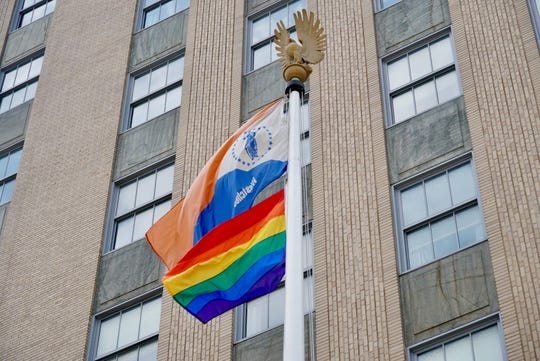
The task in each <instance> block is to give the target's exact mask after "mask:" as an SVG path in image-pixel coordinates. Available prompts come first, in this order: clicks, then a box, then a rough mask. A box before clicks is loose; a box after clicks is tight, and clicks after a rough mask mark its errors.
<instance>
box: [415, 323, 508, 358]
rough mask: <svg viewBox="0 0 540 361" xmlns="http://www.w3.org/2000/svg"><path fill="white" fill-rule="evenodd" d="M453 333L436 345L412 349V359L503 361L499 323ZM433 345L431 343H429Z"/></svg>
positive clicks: (503, 354) (502, 343) (503, 352)
mask: <svg viewBox="0 0 540 361" xmlns="http://www.w3.org/2000/svg"><path fill="white" fill-rule="evenodd" d="M481 327H483V328H478V327H477V328H476V329H473V330H472V331H469V332H459V333H454V335H450V337H447V341H444V342H440V343H438V344H437V345H436V346H431V347H428V349H427V350H426V349H425V348H424V349H423V350H421V351H416V352H415V351H413V352H412V353H411V354H412V355H411V360H412V361H451V360H456V361H457V360H459V361H504V360H506V356H505V351H504V342H503V338H502V336H501V331H500V330H499V324H498V323H496V324H491V325H489V326H487V327H485V326H481ZM431 345H433V343H431Z"/></svg>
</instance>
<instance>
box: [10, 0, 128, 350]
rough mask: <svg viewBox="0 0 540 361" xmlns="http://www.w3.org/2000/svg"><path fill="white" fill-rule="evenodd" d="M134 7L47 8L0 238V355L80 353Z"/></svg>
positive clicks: (103, 0) (101, 3)
mask: <svg viewBox="0 0 540 361" xmlns="http://www.w3.org/2000/svg"><path fill="white" fill-rule="evenodd" d="M4 3H5V2H4V1H2V2H1V4H0V9H2V13H3V14H5V10H4V9H5V6H4ZM9 3H12V1H10V2H9ZM134 12H135V2H134V1H129V0H121V1H109V0H95V1H91V2H85V1H76V2H75V1H59V2H58V3H57V5H56V11H55V13H54V15H53V16H54V18H53V23H52V26H51V28H50V33H49V37H48V40H47V49H46V52H45V58H44V64H43V69H42V72H41V76H40V80H39V86H38V89H37V94H36V98H35V100H34V105H33V109H32V114H31V119H30V124H29V126H28V129H27V136H26V140H25V144H24V149H23V155H22V160H21V163H20V168H19V172H18V174H17V183H16V186H15V191H14V195H13V201H12V203H11V205H10V208H9V213H8V216H7V219H6V224H5V228H4V230H3V233H2V238H1V239H0V325H1V330H0V355H1V356H0V358H2V360H35V359H47V360H83V359H85V357H86V354H85V349H86V344H87V334H88V330H89V326H90V321H91V315H92V300H93V293H94V281H95V275H96V270H97V263H98V258H99V254H100V249H101V244H102V235H103V229H104V223H105V215H106V210H107V207H108V193H109V189H110V184H111V183H110V179H111V170H112V162H113V155H114V148H115V143H116V136H117V132H118V122H119V119H120V110H121V103H122V96H123V93H124V85H125V79H126V76H125V69H126V67H127V61H128V52H129V44H130V41H131V33H132V30H133V27H132V23H133V19H134Z"/></svg>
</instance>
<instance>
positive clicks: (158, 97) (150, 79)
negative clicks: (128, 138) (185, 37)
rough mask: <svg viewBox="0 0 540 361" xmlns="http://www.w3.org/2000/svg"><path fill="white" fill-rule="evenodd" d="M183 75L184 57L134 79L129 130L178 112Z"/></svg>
mask: <svg viewBox="0 0 540 361" xmlns="http://www.w3.org/2000/svg"><path fill="white" fill-rule="evenodd" d="M183 75H184V58H183V57H181V58H177V59H173V60H170V61H168V62H167V63H166V64H163V65H160V66H158V67H155V68H152V69H151V70H149V71H147V72H145V73H143V74H141V75H139V76H136V77H134V80H133V87H132V91H131V97H130V119H129V123H128V128H133V127H136V126H138V125H140V124H143V123H146V122H147V121H149V120H151V119H153V118H155V117H157V116H159V115H161V114H164V113H166V112H168V111H170V110H172V109H175V108H178V107H179V106H180V103H181V101H182V78H183Z"/></svg>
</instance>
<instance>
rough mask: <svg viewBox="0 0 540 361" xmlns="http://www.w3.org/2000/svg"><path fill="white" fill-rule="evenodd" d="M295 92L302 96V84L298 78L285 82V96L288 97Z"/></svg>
mask: <svg viewBox="0 0 540 361" xmlns="http://www.w3.org/2000/svg"><path fill="white" fill-rule="evenodd" d="M293 91H297V92H299V93H300V94H304V82H303V81H302V80H300V79H298V78H293V79H291V80H289V81H288V82H287V87H286V88H285V94H287V96H289V95H290V94H291V92H293Z"/></svg>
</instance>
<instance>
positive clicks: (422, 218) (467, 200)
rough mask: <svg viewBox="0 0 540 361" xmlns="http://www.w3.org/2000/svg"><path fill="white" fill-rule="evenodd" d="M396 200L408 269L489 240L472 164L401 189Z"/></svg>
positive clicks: (403, 260) (445, 171)
mask: <svg viewBox="0 0 540 361" xmlns="http://www.w3.org/2000/svg"><path fill="white" fill-rule="evenodd" d="M396 197H397V204H399V210H398V219H399V228H400V235H399V236H400V238H401V239H402V242H403V245H402V246H403V247H402V254H403V255H404V257H402V258H403V259H402V266H403V268H404V269H412V268H416V267H419V266H421V265H424V264H426V263H428V262H431V261H433V260H435V259H438V258H442V257H444V256H447V255H449V254H451V253H453V252H456V251H457V250H459V249H461V248H464V247H467V246H469V245H472V244H474V243H477V242H480V241H483V240H485V239H486V233H485V230H484V222H483V217H482V211H481V209H480V206H479V204H478V194H477V188H476V180H475V176H474V172H473V167H472V164H471V162H470V161H467V162H465V163H462V164H459V165H457V166H454V167H452V168H449V169H446V170H444V171H443V172H440V173H438V174H436V175H433V176H429V177H426V178H425V179H422V180H420V181H417V182H416V183H414V184H412V185H407V186H404V187H398V189H397V191H396Z"/></svg>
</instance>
